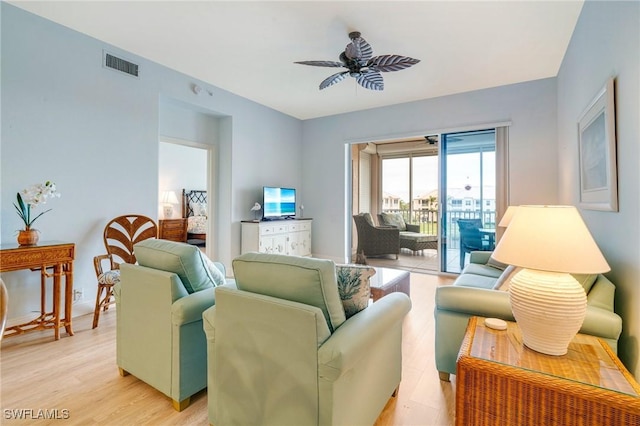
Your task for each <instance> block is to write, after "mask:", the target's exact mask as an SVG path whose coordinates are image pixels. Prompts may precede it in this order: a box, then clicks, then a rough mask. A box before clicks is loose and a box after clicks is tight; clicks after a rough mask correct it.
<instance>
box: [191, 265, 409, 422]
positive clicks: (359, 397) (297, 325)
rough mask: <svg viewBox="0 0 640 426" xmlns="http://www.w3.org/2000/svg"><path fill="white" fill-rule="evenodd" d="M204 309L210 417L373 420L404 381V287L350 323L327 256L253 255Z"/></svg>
mask: <svg viewBox="0 0 640 426" xmlns="http://www.w3.org/2000/svg"><path fill="white" fill-rule="evenodd" d="M233 270H234V277H235V280H236V285H237V287H236V286H234V285H225V286H220V287H216V289H215V292H216V305H215V306H214V307H212V308H209V309H207V310H206V311H205V312H204V314H203V317H204V327H205V331H206V334H207V342H208V343H207V350H208V358H209V369H208V375H209V378H208V381H209V386H208V391H207V392H208V404H209V423H210V424H213V425H216V426H226V425H265V426H266V425H274V426H275V425H278V426H282V425H297V426H304V425H336V426H337V425H371V424H373V423H374V422H375V421H376V419H377V418H378V416H379V415H380V413H381V412H382V409H383V408H384V406H385V404H386V403H387V401H388V400H389V398H390V397H391V396H392V395H393V394H394V393H395V391H396V390H397V388H398V385H399V384H400V376H401V371H402V323H403V320H404V317H405V316H406V314H407V313H408V312H409V310H410V309H411V302H410V300H409V298H408V297H407V295H405V294H403V293H393V294H390V295H387V296H385V297H383V298H381V299H380V300H379V301H376V302H375V303H373V304H370V305H369V306H368V307H365V308H364V309H363V310H361V311H359V312H357V313H355V315H353V316H351V317H350V318H349V319H346V320H345V313H344V309H343V305H342V303H341V301H340V296H339V294H338V288H337V284H336V267H335V264H334V263H333V262H332V261H330V260H322V259H313V258H303V257H293V256H282V255H272V254H263V253H247V254H244V255H242V256H240V257H238V258H236V259H235V260H234V261H233Z"/></svg>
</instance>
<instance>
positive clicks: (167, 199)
mask: <svg viewBox="0 0 640 426" xmlns="http://www.w3.org/2000/svg"><path fill="white" fill-rule="evenodd" d="M160 201H161V202H162V204H163V213H164V218H165V219H171V218H172V217H173V205H174V204H178V197H177V196H176V192H175V191H162V193H161V194H160Z"/></svg>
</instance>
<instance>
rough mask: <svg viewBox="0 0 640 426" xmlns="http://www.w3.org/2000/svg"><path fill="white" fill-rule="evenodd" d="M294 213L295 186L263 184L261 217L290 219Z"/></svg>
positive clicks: (264, 218) (265, 218) (266, 218)
mask: <svg viewBox="0 0 640 426" xmlns="http://www.w3.org/2000/svg"><path fill="white" fill-rule="evenodd" d="M295 215H296V190H295V188H280V187H276V186H265V187H263V188H262V219H263V220H277V219H292V218H294V217H295Z"/></svg>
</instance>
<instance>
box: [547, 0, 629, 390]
mask: <svg viewBox="0 0 640 426" xmlns="http://www.w3.org/2000/svg"><path fill="white" fill-rule="evenodd" d="M609 77H615V110H616V111H615V115H616V140H617V151H618V155H617V163H618V200H619V208H620V211H619V212H600V211H593V210H581V213H582V216H583V218H584V220H585V222H586V223H587V226H588V227H589V229H590V230H591V232H592V234H593V236H594V238H595V239H596V241H597V243H598V245H599V246H600V249H601V250H602V252H603V254H604V256H605V258H606V259H607V261H608V262H609V265H610V266H611V272H610V273H609V274H607V276H608V277H609V278H610V279H611V280H612V281H613V282H614V283H615V284H616V311H617V312H618V313H619V314H620V315H621V316H622V318H623V332H622V337H621V340H620V345H619V351H620V357H621V359H622V361H623V362H624V363H625V365H626V366H627V367H628V368H629V369H630V370H631V372H632V373H633V374H634V375H635V377H636V378H640V364H639V352H640V349H639V343H638V339H639V338H640V188H639V185H640V3H638V2H599V1H598V2H595V1H587V2H586V3H585V5H584V7H583V8H582V13H581V14H580V19H579V20H578V24H577V26H576V29H575V31H574V33H573V37H572V39H571V43H570V44H569V48H568V50H567V53H566V54H565V57H564V60H563V63H562V66H561V68H560V72H559V74H558V79H557V80H558V159H559V160H558V161H559V170H560V175H559V196H560V201H561V202H562V203H566V204H575V205H577V204H578V202H579V175H578V131H577V122H578V119H579V117H580V115H581V114H582V112H583V111H584V110H585V108H586V107H587V106H588V105H589V103H590V102H591V100H592V99H593V97H594V96H595V95H596V93H598V91H599V90H600V89H601V88H602V87H603V86H604V84H605V82H606V80H607V79H608V78H609Z"/></svg>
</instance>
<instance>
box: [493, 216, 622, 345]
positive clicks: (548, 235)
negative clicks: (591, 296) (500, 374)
mask: <svg viewBox="0 0 640 426" xmlns="http://www.w3.org/2000/svg"><path fill="white" fill-rule="evenodd" d="M508 225H509V226H508V227H507V228H506V231H505V233H504V235H503V236H502V239H501V240H500V242H499V243H498V245H497V247H496V249H495V251H494V252H493V257H494V258H495V259H496V260H498V261H500V262H503V263H506V264H509V265H515V266H519V267H522V268H523V269H522V270H521V271H520V272H518V273H517V274H516V275H515V276H514V277H513V278H512V279H511V283H510V285H509V299H510V301H511V309H512V311H513V316H514V318H515V319H516V322H517V323H518V325H519V326H520V330H521V331H522V337H523V342H524V344H525V345H527V347H529V348H531V349H533V350H535V351H537V352H541V353H543V354H548V355H564V354H566V353H567V348H568V346H569V342H571V340H572V339H573V337H574V336H575V335H576V334H577V333H578V331H579V330H580V327H581V326H582V322H583V321H584V317H585V314H586V310H587V296H586V294H585V291H584V289H583V287H582V286H581V285H580V284H579V283H578V282H577V281H576V280H575V278H573V277H572V276H571V275H570V274H572V273H574V274H597V273H601V272H607V271H609V270H610V269H611V268H609V265H608V264H607V261H606V260H605V259H604V257H603V256H602V253H601V252H600V250H599V249H598V246H597V245H596V243H595V241H594V240H593V238H592V236H591V234H590V233H589V230H588V229H587V226H586V225H585V223H584V221H583V220H582V217H581V216H580V213H579V212H578V210H577V209H576V208H575V207H573V206H518V208H517V209H516V212H515V214H514V215H513V217H512V218H511V220H510V222H509V223H508Z"/></svg>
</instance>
